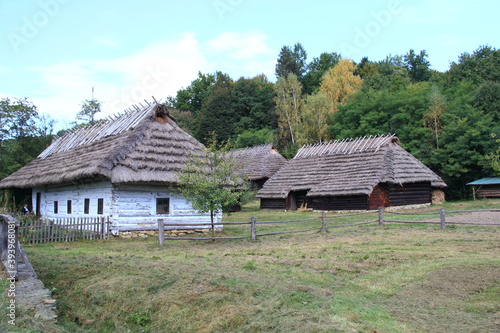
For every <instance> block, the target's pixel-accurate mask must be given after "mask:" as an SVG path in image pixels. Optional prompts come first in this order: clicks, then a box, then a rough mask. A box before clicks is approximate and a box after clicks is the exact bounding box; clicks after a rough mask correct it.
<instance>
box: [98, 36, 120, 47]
mask: <svg viewBox="0 0 500 333" xmlns="http://www.w3.org/2000/svg"><path fill="white" fill-rule="evenodd" d="M96 42H97V44H99V45H101V46H106V47H110V48H115V47H116V46H117V45H118V44H117V43H116V42H115V41H114V40H112V39H110V38H105V37H100V38H97V39H96Z"/></svg>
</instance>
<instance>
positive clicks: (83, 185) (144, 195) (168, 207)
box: [0, 102, 221, 231]
mask: <svg viewBox="0 0 500 333" xmlns="http://www.w3.org/2000/svg"><path fill="white" fill-rule="evenodd" d="M202 148H203V145H202V144H201V143H200V142H198V141H197V140H196V139H194V138H193V137H192V136H190V135H189V134H187V133H186V132H184V131H183V130H182V129H181V128H180V127H179V126H178V125H177V123H176V121H175V119H174V118H173V117H172V116H171V115H170V112H169V110H168V109H167V107H165V106H164V105H161V104H158V103H156V102H155V103H152V104H149V105H147V106H144V107H142V108H139V107H136V109H135V110H132V109H131V110H129V111H127V112H125V113H124V114H123V115H122V116H119V117H117V118H115V119H108V120H102V121H99V122H97V123H96V124H94V125H92V126H85V127H83V128H80V129H77V130H74V131H71V132H69V133H67V134H66V135H64V136H62V137H59V138H57V139H55V140H54V141H53V143H52V144H51V145H50V146H49V147H48V148H47V149H46V150H45V151H43V152H42V153H41V154H40V155H39V156H38V157H37V158H36V159H35V160H34V161H32V162H31V163H29V164H28V165H26V166H24V167H23V168H21V169H20V170H18V171H17V172H15V173H13V174H12V175H10V176H8V177H6V178H4V179H3V180H2V181H0V188H25V189H32V204H33V207H34V211H35V212H37V213H38V214H40V215H42V216H44V217H48V218H56V217H86V216H109V218H110V221H111V222H112V225H111V228H112V229H114V230H118V231H120V230H148V229H156V228H157V220H158V219H159V218H162V219H164V220H165V222H166V223H168V222H169V223H190V222H193V223H199V222H203V223H205V222H209V221H210V215H209V214H208V213H207V214H203V213H200V212H198V211H195V210H193V209H192V207H191V206H190V204H189V203H188V202H187V201H186V200H185V199H184V198H183V197H182V195H181V194H180V193H179V192H178V191H177V190H176V181H177V173H178V171H179V170H181V169H183V168H184V167H185V165H186V162H187V161H188V159H189V157H190V156H191V155H192V154H198V153H201V150H202ZM220 219H221V215H220V214H219V215H217V221H218V222H220Z"/></svg>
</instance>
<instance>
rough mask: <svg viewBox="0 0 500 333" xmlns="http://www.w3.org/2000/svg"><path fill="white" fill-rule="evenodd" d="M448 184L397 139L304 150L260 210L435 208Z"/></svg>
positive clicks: (274, 181)
mask: <svg viewBox="0 0 500 333" xmlns="http://www.w3.org/2000/svg"><path fill="white" fill-rule="evenodd" d="M445 186H446V184H445V183H444V182H443V180H442V179H441V178H440V177H439V176H438V175H436V174H435V173H434V172H432V171H431V170H430V169H429V168H428V167H426V166H425V165H424V164H423V163H421V162H420V161H419V160H417V159H416V158H415V157H414V156H412V155H411V154H410V153H408V152H407V151H405V150H404V149H403V148H402V147H401V146H400V145H399V139H398V138H397V137H396V136H394V135H386V136H376V137H368V138H366V137H365V138H358V139H344V140H337V141H334V142H326V143H319V144H315V145H309V146H304V147H302V148H301V149H300V150H299V151H298V152H297V155H296V156H295V157H294V158H293V159H292V160H290V161H289V162H288V163H287V164H286V165H285V166H284V167H283V168H281V169H280V170H279V171H278V172H277V173H276V174H275V175H274V176H273V177H271V178H270V179H269V180H268V181H267V182H266V183H265V184H264V186H263V188H262V189H261V190H260V191H259V192H258V194H257V197H259V198H260V199H261V209H286V210H295V209H297V208H299V207H307V208H311V209H314V210H367V209H376V208H378V207H389V206H403V205H413V204H430V203H431V201H432V192H433V190H436V189H440V188H443V187H445Z"/></svg>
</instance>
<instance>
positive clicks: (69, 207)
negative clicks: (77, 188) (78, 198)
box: [66, 200, 72, 214]
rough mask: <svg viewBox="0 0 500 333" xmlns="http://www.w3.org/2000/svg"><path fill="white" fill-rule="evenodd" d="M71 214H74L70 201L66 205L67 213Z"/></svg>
mask: <svg viewBox="0 0 500 333" xmlns="http://www.w3.org/2000/svg"><path fill="white" fill-rule="evenodd" d="M71 212H72V207H71V200H68V201H67V203H66V213H68V214H71Z"/></svg>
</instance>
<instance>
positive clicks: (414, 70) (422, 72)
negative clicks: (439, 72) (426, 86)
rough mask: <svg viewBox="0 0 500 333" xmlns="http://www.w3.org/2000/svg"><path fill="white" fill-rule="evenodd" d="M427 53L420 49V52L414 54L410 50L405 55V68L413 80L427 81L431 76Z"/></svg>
mask: <svg viewBox="0 0 500 333" xmlns="http://www.w3.org/2000/svg"><path fill="white" fill-rule="evenodd" d="M427 57H428V54H427V52H426V51H425V50H422V51H420V54H415V51H413V50H410V51H409V52H408V53H407V54H406V55H405V56H404V59H405V63H406V66H405V67H406V68H407V69H408V73H409V75H410V78H411V80H412V81H413V82H424V81H428V80H429V79H430V77H431V70H430V68H429V67H430V63H429V61H428V60H427Z"/></svg>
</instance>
